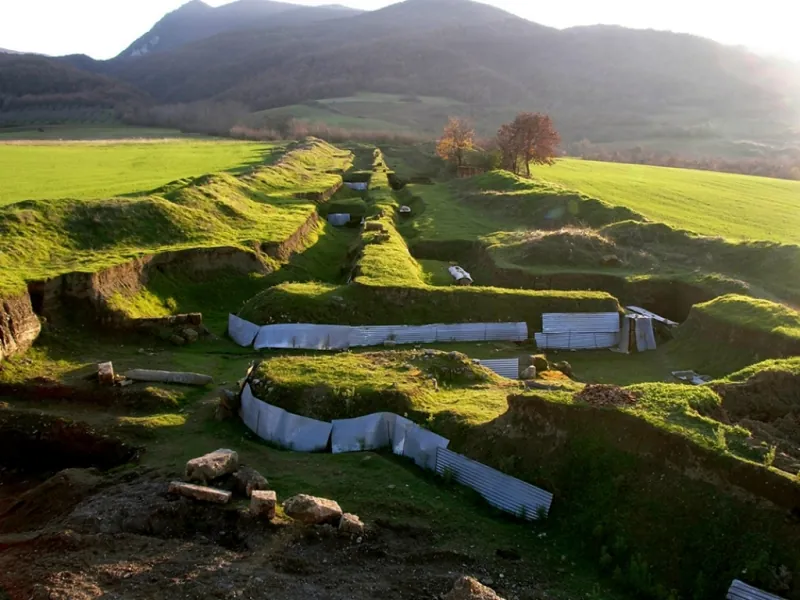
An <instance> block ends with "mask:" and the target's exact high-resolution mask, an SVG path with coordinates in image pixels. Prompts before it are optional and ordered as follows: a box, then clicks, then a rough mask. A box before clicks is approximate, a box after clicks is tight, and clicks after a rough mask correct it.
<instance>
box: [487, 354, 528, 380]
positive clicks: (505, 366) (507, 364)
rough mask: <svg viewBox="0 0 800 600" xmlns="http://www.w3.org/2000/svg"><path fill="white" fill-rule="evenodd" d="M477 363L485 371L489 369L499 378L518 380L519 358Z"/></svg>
mask: <svg viewBox="0 0 800 600" xmlns="http://www.w3.org/2000/svg"><path fill="white" fill-rule="evenodd" d="M478 363H479V364H481V365H483V366H484V367H486V368H487V369H491V370H492V371H494V372H495V373H497V374H498V375H500V376H501V377H508V378H509V379H519V358H499V359H492V360H479V361H478Z"/></svg>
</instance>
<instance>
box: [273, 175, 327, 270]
mask: <svg viewBox="0 0 800 600" xmlns="http://www.w3.org/2000/svg"><path fill="white" fill-rule="evenodd" d="M337 189H338V188H337ZM331 195H332V194H331ZM318 225H319V214H318V213H317V212H316V211H314V212H313V213H312V214H311V216H310V217H309V218H308V219H307V220H306V222H305V223H303V224H302V225H301V226H300V227H299V228H298V229H297V231H295V232H294V233H293V234H292V235H290V236H289V237H288V238H286V239H285V240H283V241H282V242H274V243H271V244H261V251H262V252H263V253H264V254H266V255H267V256H269V257H270V258H274V259H275V260H279V261H281V262H285V261H287V260H289V258H290V257H291V256H292V255H293V254H296V253H297V252H302V251H303V249H304V248H306V246H307V245H308V240H309V238H310V237H311V234H312V233H313V231H314V230H315V229H316V228H317V226H318Z"/></svg>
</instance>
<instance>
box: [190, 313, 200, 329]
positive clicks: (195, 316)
mask: <svg viewBox="0 0 800 600" xmlns="http://www.w3.org/2000/svg"><path fill="white" fill-rule="evenodd" d="M186 322H187V323H189V325H194V326H196V327H199V326H201V325H202V324H203V313H189V314H188V315H186Z"/></svg>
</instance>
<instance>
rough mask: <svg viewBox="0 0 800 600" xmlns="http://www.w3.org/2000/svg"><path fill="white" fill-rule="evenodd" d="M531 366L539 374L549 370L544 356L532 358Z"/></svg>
mask: <svg viewBox="0 0 800 600" xmlns="http://www.w3.org/2000/svg"><path fill="white" fill-rule="evenodd" d="M531 364H532V365H533V366H534V367H536V370H537V371H538V372H540V373H541V372H544V371H549V370H550V361H548V360H547V357H546V356H545V355H544V354H537V355H536V356H532V357H531Z"/></svg>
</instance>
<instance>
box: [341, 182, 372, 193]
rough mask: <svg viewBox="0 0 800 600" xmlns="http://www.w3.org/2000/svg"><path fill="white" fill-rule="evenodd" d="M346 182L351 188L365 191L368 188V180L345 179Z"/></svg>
mask: <svg viewBox="0 0 800 600" xmlns="http://www.w3.org/2000/svg"><path fill="white" fill-rule="evenodd" d="M344 184H345V185H346V186H347V187H349V188H350V189H351V190H358V191H360V192H364V191H366V190H367V182H366V181H345V182H344Z"/></svg>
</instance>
